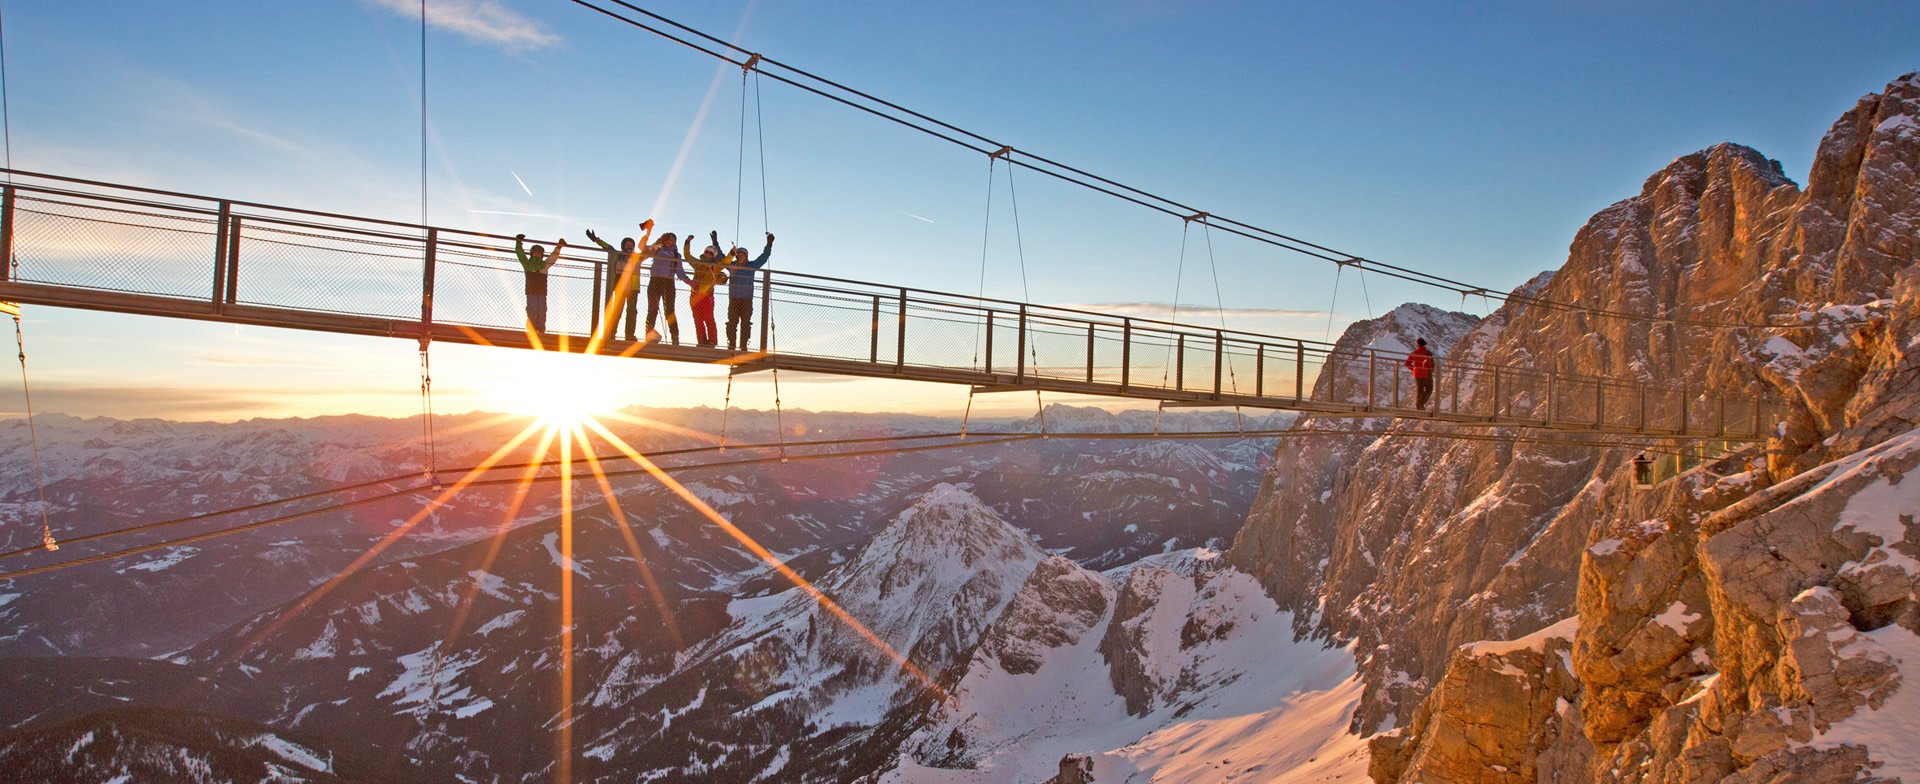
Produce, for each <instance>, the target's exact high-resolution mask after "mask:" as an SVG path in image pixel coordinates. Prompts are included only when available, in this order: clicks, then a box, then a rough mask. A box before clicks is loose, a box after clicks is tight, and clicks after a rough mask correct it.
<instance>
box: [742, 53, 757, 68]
mask: <svg viewBox="0 0 1920 784" xmlns="http://www.w3.org/2000/svg"><path fill="white" fill-rule="evenodd" d="M758 67H760V53H759V52H754V53H753V54H751V55H748V56H747V61H746V62H744V63H741V64H740V70H742V71H751V70H754V69H755V68H758Z"/></svg>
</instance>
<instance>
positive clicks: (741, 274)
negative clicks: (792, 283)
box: [726, 233, 773, 351]
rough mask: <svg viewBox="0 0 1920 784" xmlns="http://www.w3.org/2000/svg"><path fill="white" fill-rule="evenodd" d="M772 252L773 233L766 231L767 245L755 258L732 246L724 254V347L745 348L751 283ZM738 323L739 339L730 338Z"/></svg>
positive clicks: (750, 331)
mask: <svg viewBox="0 0 1920 784" xmlns="http://www.w3.org/2000/svg"><path fill="white" fill-rule="evenodd" d="M772 256H773V234H772V233H768V234H767V247H766V248H765V249H764V250H761V251H760V256H759V258H756V259H754V260H752V261H748V260H747V249H746V248H734V249H733V252H732V253H729V254H727V269H726V272H727V350H728V351H739V350H740V349H743V348H747V347H748V346H749V345H750V343H751V342H752V336H753V284H754V283H755V282H757V279H758V278H759V277H760V274H759V273H758V272H757V270H759V269H760V268H761V267H764V266H767V259H769V258H771V257H772ZM736 324H737V325H739V333H740V334H739V338H740V340H739V342H738V343H735V342H734V331H735V330H734V325H736Z"/></svg>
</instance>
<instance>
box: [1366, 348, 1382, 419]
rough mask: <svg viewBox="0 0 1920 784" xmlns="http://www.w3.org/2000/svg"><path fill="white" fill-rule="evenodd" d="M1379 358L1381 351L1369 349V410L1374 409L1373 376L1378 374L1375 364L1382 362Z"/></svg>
mask: <svg viewBox="0 0 1920 784" xmlns="http://www.w3.org/2000/svg"><path fill="white" fill-rule="evenodd" d="M1379 360H1380V354H1379V352H1377V351H1374V350H1373V349H1367V407H1366V408H1367V410H1368V411H1372V410H1373V377H1374V376H1375V375H1376V374H1375V373H1374V369H1375V366H1377V365H1379V364H1380V361H1379Z"/></svg>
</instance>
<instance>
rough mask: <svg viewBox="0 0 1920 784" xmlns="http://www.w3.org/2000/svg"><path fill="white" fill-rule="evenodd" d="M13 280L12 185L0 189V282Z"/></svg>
mask: <svg viewBox="0 0 1920 784" xmlns="http://www.w3.org/2000/svg"><path fill="white" fill-rule="evenodd" d="M11 280H13V186H12V185H8V186H6V188H5V189H4V190H0V283H6V282H8V281H11Z"/></svg>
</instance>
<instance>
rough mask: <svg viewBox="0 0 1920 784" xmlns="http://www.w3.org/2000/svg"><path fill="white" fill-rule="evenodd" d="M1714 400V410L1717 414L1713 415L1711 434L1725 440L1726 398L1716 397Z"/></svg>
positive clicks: (1722, 396)
mask: <svg viewBox="0 0 1920 784" xmlns="http://www.w3.org/2000/svg"><path fill="white" fill-rule="evenodd" d="M1714 399H1715V400H1716V401H1717V403H1718V407H1717V409H1716V411H1717V412H1718V413H1716V414H1714V417H1713V432H1714V433H1715V434H1716V435H1719V436H1720V437H1722V438H1725V437H1726V435H1727V396H1726V395H1718V396H1716V397H1715V398H1714Z"/></svg>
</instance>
